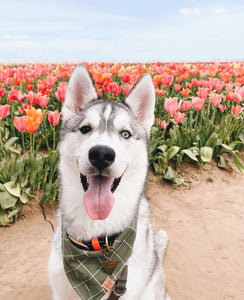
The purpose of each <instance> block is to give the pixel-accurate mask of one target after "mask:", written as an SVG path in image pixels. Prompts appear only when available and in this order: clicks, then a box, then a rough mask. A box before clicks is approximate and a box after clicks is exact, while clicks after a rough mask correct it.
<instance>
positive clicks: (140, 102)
mask: <svg viewBox="0 0 244 300" xmlns="http://www.w3.org/2000/svg"><path fill="white" fill-rule="evenodd" d="M125 104H127V105H128V106H129V107H130V108H131V110H132V112H133V113H134V115H135V117H136V118H137V120H138V121H140V122H141V123H142V125H143V126H144V128H145V129H146V131H147V133H148V135H149V133H150V129H151V126H152V125H153V123H154V107H155V89H154V85H153V82H152V77H151V75H150V74H147V73H146V74H143V75H142V77H141V78H140V79H139V80H138V81H137V83H136V84H135V86H134V87H133V89H132V90H131V91H130V93H129V95H128V96H127V98H126V99H125Z"/></svg>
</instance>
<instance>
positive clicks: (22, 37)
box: [2, 34, 31, 41]
mask: <svg viewBox="0 0 244 300" xmlns="http://www.w3.org/2000/svg"><path fill="white" fill-rule="evenodd" d="M2 39H3V40H8V41H20V40H21V41H28V40H31V36H30V35H17V34H15V35H12V34H6V35H4V36H3V37H2Z"/></svg>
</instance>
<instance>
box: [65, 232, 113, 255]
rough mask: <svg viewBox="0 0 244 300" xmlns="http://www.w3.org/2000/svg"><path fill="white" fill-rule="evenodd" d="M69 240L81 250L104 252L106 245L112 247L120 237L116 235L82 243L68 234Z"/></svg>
mask: <svg viewBox="0 0 244 300" xmlns="http://www.w3.org/2000/svg"><path fill="white" fill-rule="evenodd" d="M66 235H67V238H68V239H69V240H70V241H71V243H72V244H73V245H75V246H76V247H78V248H79V249H83V250H89V251H98V250H102V249H103V248H104V246H106V244H108V245H112V244H113V243H114V241H115V239H116V238H117V237H118V235H119V234H114V235H111V236H107V235H106V236H100V237H95V238H92V239H91V240H89V241H80V240H77V239H75V238H73V237H72V236H71V235H69V234H68V233H66Z"/></svg>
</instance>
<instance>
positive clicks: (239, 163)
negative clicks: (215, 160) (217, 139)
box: [229, 151, 244, 174]
mask: <svg viewBox="0 0 244 300" xmlns="http://www.w3.org/2000/svg"><path fill="white" fill-rule="evenodd" d="M229 153H230V155H231V156H232V157H233V160H234V163H235V165H236V166H237V168H238V169H239V170H240V171H241V173H243V174H244V166H243V164H242V163H241V161H240V160H239V159H238V157H237V156H236V153H235V152H234V151H230V152H229Z"/></svg>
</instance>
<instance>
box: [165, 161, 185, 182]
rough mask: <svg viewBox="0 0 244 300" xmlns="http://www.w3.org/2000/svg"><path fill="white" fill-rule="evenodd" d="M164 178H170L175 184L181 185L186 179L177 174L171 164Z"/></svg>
mask: <svg viewBox="0 0 244 300" xmlns="http://www.w3.org/2000/svg"><path fill="white" fill-rule="evenodd" d="M164 179H166V180H169V181H170V182H171V183H172V184H174V185H181V184H182V183H184V181H185V180H184V178H183V177H182V176H180V175H178V174H175V172H174V170H173V169H172V168H171V166H169V167H168V169H167V172H166V173H165V175H164Z"/></svg>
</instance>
